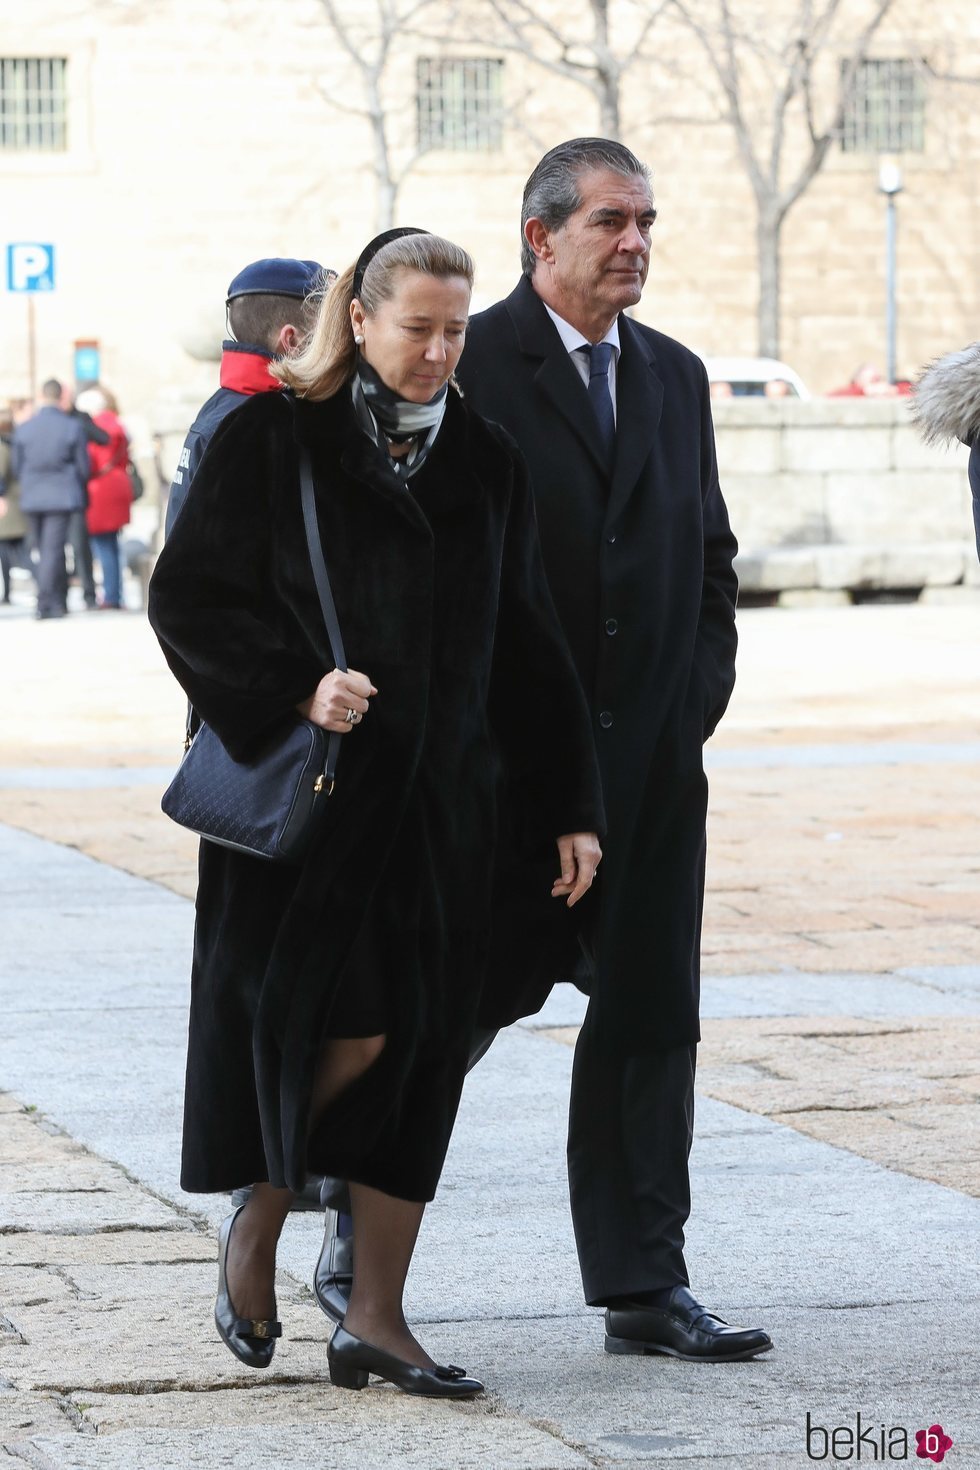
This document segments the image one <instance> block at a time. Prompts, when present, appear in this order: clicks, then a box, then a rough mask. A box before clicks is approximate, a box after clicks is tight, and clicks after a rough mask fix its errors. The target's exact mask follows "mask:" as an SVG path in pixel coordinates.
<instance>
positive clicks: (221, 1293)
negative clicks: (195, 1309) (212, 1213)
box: [214, 1205, 282, 1368]
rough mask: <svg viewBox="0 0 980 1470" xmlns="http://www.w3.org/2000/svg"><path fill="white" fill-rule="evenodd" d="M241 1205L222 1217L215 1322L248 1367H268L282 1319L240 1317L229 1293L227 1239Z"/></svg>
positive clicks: (279, 1335) (280, 1329)
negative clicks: (226, 1216)
mask: <svg viewBox="0 0 980 1470" xmlns="http://www.w3.org/2000/svg"><path fill="white" fill-rule="evenodd" d="M244 1208H245V1206H244V1205H241V1206H239V1208H238V1209H237V1210H235V1211H233V1213H232V1214H230V1215H229V1216H228V1218H227V1220H224V1221H223V1222H222V1225H221V1229H220V1230H219V1231H218V1300H217V1301H216V1302H215V1304H214V1325H215V1327H217V1329H218V1332H219V1334H220V1336H221V1341H222V1342H223V1343H224V1344H225V1345H226V1346H227V1347H229V1348H231V1350H232V1352H233V1353H234V1354H235V1357H236V1358H240V1359H241V1360H242V1362H243V1363H247V1364H248V1366H249V1367H250V1368H268V1366H269V1364H270V1363H271V1362H272V1355H273V1353H274V1352H275V1350H276V1338H277V1337H282V1323H281V1322H276V1321H275V1320H274V1319H272V1318H268V1319H263V1318H258V1317H239V1315H238V1313H237V1312H236V1311H235V1307H234V1303H233V1302H232V1299H231V1297H230V1296H229V1295H228V1278H227V1276H226V1274H225V1273H226V1267H227V1263H228V1241H229V1240H230V1239H231V1232H232V1228H233V1226H234V1224H235V1221H236V1220H237V1219H238V1217H239V1215H240V1214H241V1212H242V1210H243V1209H244Z"/></svg>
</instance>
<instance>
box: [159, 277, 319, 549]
mask: <svg viewBox="0 0 980 1470" xmlns="http://www.w3.org/2000/svg"><path fill="white" fill-rule="evenodd" d="M336 279H337V272H336V271H332V270H324V268H323V266H322V265H320V264H318V262H317V261H315V260H291V259H271V260H255V261H253V262H252V264H251V265H247V266H246V267H245V268H244V270H241V271H239V272H238V275H237V276H235V277H234V279H233V280H232V282H231V285H230V286H229V287H228V295H227V298H226V300H225V311H226V314H227V324H228V333H229V336H228V338H227V339H226V341H224V342H222V344H221V374H220V378H219V382H220V384H221V386H220V387H219V388H218V391H217V393H212V395H211V397H210V398H209V399H208V401H207V403H205V404H204V406H203V407H202V409H201V411H200V413H199V414H198V416H197V418H196V419H195V420H194V422H193V424H192V425H191V428H190V431H189V432H188V435H187V438H186V439H185V440H184V447H183V449H182V450H181V452H180V460H179V461H178V464H177V469H176V471H175V472H174V478H173V481H172V483H171V486H170V495H169V497H168V499H167V522H166V534H167V535H168V536H169V535H170V532H171V530H172V529H173V524H174V521H175V520H176V519H177V515H178V512H179V511H180V508H181V506H182V505H183V503H184V501H185V499H186V498H187V491H188V490H189V489H190V483H191V480H192V479H193V477H194V474H195V472H196V470H197V467H198V465H199V464H200V463H201V460H202V459H203V458H204V451H205V449H207V447H208V440H209V439H210V438H211V435H212V434H213V433H214V431H215V429H216V428H217V427H218V425H219V424H220V423H221V421H222V419H223V418H225V417H226V416H227V415H228V414H230V413H231V412H232V410H233V409H235V408H238V406H239V404H242V403H244V402H245V401H246V399H248V398H250V397H251V396H252V395H253V394H255V393H278V392H279V390H280V389H281V388H282V384H281V383H280V382H279V380H278V378H274V377H273V376H272V375H271V373H270V372H269V367H270V365H271V364H272V362H273V361H274V360H275V359H276V358H277V357H285V356H287V355H288V354H289V353H291V352H297V351H298V350H299V349H300V348H301V347H302V346H303V344H304V342H305V341H306V338H307V334H308V333H309V330H310V328H311V327H312V325H313V322H314V320H315V319H316V308H317V306H318V305H319V299H320V297H321V296H322V294H323V293H324V292H325V291H327V290H329V288H330V286H331V285H332V284H333V282H334V281H335V280H336ZM308 297H309V298H311V299H310V301H309V304H307V298H308Z"/></svg>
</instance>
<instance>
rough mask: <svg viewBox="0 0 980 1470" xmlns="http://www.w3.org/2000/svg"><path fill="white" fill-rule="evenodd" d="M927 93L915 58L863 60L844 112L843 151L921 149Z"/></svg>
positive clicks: (865, 151)
mask: <svg viewBox="0 0 980 1470" xmlns="http://www.w3.org/2000/svg"><path fill="white" fill-rule="evenodd" d="M925 114H926V96H925V80H924V75H923V70H922V66H921V65H920V63H919V62H917V61H909V60H905V61H899V60H881V59H877V58H876V59H874V60H871V61H865V62H862V64H861V66H860V68H859V70H858V73H857V77H856V78H855V89H854V96H853V98H852V99H851V105H850V107H849V108H848V109H847V111H846V113H845V115H844V131H843V134H842V136H841V148H842V149H843V151H844V152H845V153H921V152H922V150H923V148H924V147H925Z"/></svg>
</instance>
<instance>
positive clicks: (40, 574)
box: [30, 510, 70, 613]
mask: <svg viewBox="0 0 980 1470" xmlns="http://www.w3.org/2000/svg"><path fill="white" fill-rule="evenodd" d="M69 518H70V512H69V511H67V510H50V511H43V512H40V513H36V514H34V515H32V516H31V517H30V521H31V532H32V535H33V537H34V545H35V546H36V547H37V550H38V555H39V557H40V560H39V561H38V564H37V568H36V569H35V574H34V575H35V578H36V580H37V610H38V612H39V613H61V612H64V611H65V610H66V608H67V606H68V569H67V567H66V566H65V542H66V541H67V539H68V521H69Z"/></svg>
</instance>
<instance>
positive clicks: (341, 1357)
mask: <svg viewBox="0 0 980 1470" xmlns="http://www.w3.org/2000/svg"><path fill="white" fill-rule="evenodd" d="M327 1366H328V1367H329V1369H330V1382H331V1383H332V1384H333V1385H334V1387H335V1388H367V1382H368V1378H369V1377H370V1375H371V1374H372V1373H373V1374H374V1375H375V1377H376V1378H384V1379H385V1380H386V1381H387V1382H388V1383H393V1384H394V1385H395V1387H396V1388H400V1389H401V1390H402V1392H403V1393H415V1394H421V1395H422V1396H423V1397H425V1398H430V1399H471V1398H473V1396H474V1395H475V1394H478V1393H482V1392H483V1384H482V1383H481V1382H480V1380H479V1379H478V1378H467V1376H466V1372H465V1370H464V1369H463V1368H455V1367H453V1365H452V1364H451V1363H450V1364H449V1365H448V1366H447V1367H445V1368H442V1367H436V1368H416V1366H415V1364H414V1363H406V1362H405V1361H404V1360H403V1359H402V1358H396V1357H395V1356H394V1354H393V1353H386V1352H384V1351H382V1349H381V1348H376V1347H372V1346H371V1344H370V1343H369V1342H362V1340H361V1339H360V1338H359V1337H355V1336H354V1334H353V1333H352V1332H348V1331H347V1329H346V1328H345V1327H338V1328H337V1330H336V1332H335V1333H334V1335H333V1337H332V1338H331V1339H330V1346H329V1347H328V1348H327Z"/></svg>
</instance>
